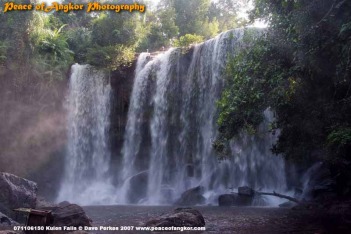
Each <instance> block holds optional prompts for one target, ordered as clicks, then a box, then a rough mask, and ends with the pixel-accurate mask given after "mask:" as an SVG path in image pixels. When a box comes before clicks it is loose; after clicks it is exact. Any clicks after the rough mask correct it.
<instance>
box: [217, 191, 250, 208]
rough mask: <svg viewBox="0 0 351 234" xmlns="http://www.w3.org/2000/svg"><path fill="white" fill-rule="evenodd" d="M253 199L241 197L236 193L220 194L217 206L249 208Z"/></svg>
mask: <svg viewBox="0 0 351 234" xmlns="http://www.w3.org/2000/svg"><path fill="white" fill-rule="evenodd" d="M253 199H254V197H250V196H242V195H239V194H237V193H231V194H222V195H220V196H219V197H218V205H219V206H250V205H252V202H253Z"/></svg>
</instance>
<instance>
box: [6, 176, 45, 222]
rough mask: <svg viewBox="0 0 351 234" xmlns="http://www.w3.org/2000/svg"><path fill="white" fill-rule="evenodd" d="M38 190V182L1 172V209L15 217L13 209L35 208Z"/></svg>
mask: <svg viewBox="0 0 351 234" xmlns="http://www.w3.org/2000/svg"><path fill="white" fill-rule="evenodd" d="M37 190H38V187H37V184H36V183H35V182H33V181H29V180H26V179H23V178H21V177H18V176H15V175H12V174H9V173H4V172H0V191H1V192H0V211H1V212H3V213H4V214H6V215H8V216H9V217H11V218H14V217H15V213H14V211H13V209H16V208H35V205H36V201H37Z"/></svg>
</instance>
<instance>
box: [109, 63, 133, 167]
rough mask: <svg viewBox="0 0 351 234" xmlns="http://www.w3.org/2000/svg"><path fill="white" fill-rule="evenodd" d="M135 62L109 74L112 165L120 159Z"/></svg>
mask: <svg viewBox="0 0 351 234" xmlns="http://www.w3.org/2000/svg"><path fill="white" fill-rule="evenodd" d="M135 66H136V61H134V62H133V63H132V64H131V66H129V67H123V68H121V69H119V70H117V71H114V72H112V73H111V78H110V79H111V81H110V82H111V87H112V103H111V108H112V109H111V129H110V140H111V142H110V144H111V152H112V163H116V161H118V160H119V159H120V158H121V150H122V146H123V138H124V132H125V127H126V124H127V118H128V109H129V99H130V95H131V92H132V88H133V81H134V70H135Z"/></svg>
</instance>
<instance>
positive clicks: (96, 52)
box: [87, 45, 134, 70]
mask: <svg viewBox="0 0 351 234" xmlns="http://www.w3.org/2000/svg"><path fill="white" fill-rule="evenodd" d="M133 58H134V50H133V49H132V48H130V47H126V46H123V45H116V46H103V47H100V46H96V47H93V48H89V49H88V53H87V62H88V63H89V64H91V65H93V66H96V67H101V68H108V69H110V70H116V69H118V68H119V67H121V66H124V65H128V64H129V63H130V62H131V61H132V60H133Z"/></svg>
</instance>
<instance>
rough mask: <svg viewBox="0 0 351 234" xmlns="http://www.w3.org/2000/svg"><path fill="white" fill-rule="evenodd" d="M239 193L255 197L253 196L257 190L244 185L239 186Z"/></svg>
mask: <svg viewBox="0 0 351 234" xmlns="http://www.w3.org/2000/svg"><path fill="white" fill-rule="evenodd" d="M238 194H239V195H241V196H249V197H253V196H255V190H253V189H252V188H250V187H248V186H243V187H239V188H238Z"/></svg>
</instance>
